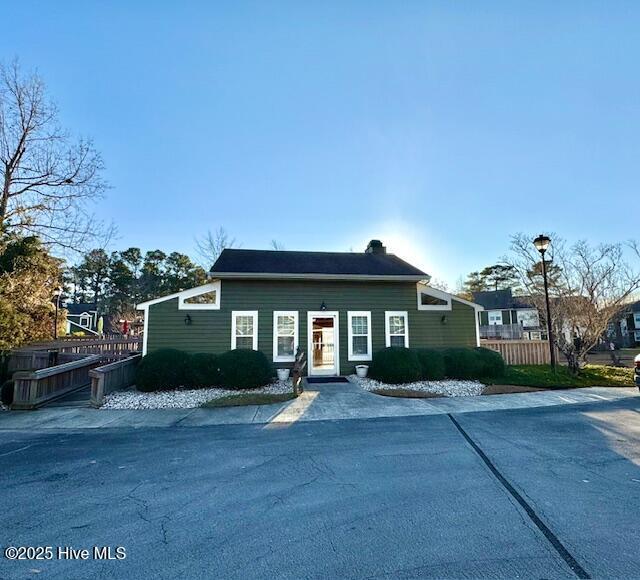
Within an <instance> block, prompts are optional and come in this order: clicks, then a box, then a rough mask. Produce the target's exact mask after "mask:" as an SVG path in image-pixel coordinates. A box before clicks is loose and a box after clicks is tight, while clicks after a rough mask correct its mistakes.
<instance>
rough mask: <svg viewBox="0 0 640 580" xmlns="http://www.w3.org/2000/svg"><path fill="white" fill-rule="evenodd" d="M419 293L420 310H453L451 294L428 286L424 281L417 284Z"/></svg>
mask: <svg viewBox="0 0 640 580" xmlns="http://www.w3.org/2000/svg"><path fill="white" fill-rule="evenodd" d="M416 290H417V293H418V310H451V294H448V293H447V292H443V291H442V290H438V289H437V288H432V287H431V286H427V285H426V284H423V283H422V282H418V283H417V284H416Z"/></svg>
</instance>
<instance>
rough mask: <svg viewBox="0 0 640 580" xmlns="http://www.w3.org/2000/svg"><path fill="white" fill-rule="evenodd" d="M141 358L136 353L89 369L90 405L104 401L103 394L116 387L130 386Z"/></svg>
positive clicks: (100, 404)
mask: <svg viewBox="0 0 640 580" xmlns="http://www.w3.org/2000/svg"><path fill="white" fill-rule="evenodd" d="M141 358H142V355H141V354H136V355H134V356H131V357H129V358H125V359H122V360H119V361H116V362H112V363H110V364H108V365H105V366H101V367H97V368H95V369H92V370H90V371H89V376H90V377H91V406H93V407H100V406H102V403H104V396H105V395H108V394H109V393H111V392H113V391H115V390H118V389H123V388H126V387H130V386H131V385H132V384H133V381H134V377H135V374H136V367H137V366H138V363H139V362H140V359H141Z"/></svg>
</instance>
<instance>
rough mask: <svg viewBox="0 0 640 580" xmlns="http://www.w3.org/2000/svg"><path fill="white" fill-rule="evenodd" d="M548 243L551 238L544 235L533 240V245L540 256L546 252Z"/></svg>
mask: <svg viewBox="0 0 640 580" xmlns="http://www.w3.org/2000/svg"><path fill="white" fill-rule="evenodd" d="M550 243H551V238H550V237H549V236H545V235H544V234H540V235H539V236H538V237H537V238H536V239H535V240H533V245H534V246H535V247H536V250H538V252H540V253H541V254H544V253H545V252H546V251H547V248H548V247H549V244H550Z"/></svg>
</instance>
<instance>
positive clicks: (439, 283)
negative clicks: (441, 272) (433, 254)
mask: <svg viewBox="0 0 640 580" xmlns="http://www.w3.org/2000/svg"><path fill="white" fill-rule="evenodd" d="M429 286H431V288H435V289H436V290H442V291H443V292H449V285H448V284H447V283H446V282H445V281H444V280H440V278H431V280H429Z"/></svg>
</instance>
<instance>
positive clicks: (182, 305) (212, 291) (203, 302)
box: [178, 280, 220, 310]
mask: <svg viewBox="0 0 640 580" xmlns="http://www.w3.org/2000/svg"><path fill="white" fill-rule="evenodd" d="M178 310H220V280H215V281H214V282H209V284H204V285H203V286H198V287H197V288H190V289H189V290H183V291H182V292H180V293H179V294H178Z"/></svg>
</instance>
